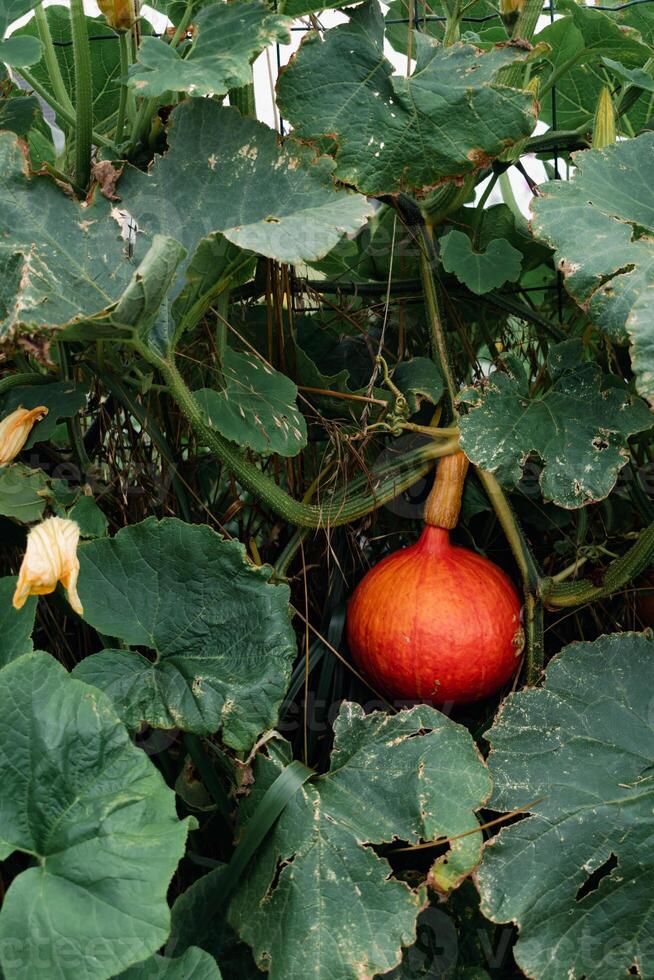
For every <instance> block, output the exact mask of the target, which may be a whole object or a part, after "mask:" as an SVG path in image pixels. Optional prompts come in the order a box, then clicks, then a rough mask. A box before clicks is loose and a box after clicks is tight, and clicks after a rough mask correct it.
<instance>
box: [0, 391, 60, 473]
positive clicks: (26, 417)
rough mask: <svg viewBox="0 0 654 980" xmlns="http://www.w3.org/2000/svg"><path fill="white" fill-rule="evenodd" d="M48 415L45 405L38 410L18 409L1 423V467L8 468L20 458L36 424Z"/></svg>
mask: <svg viewBox="0 0 654 980" xmlns="http://www.w3.org/2000/svg"><path fill="white" fill-rule="evenodd" d="M47 414H48V410H47V408H46V407H45V405H39V406H38V408H32V409H27V408H17V409H15V411H13V412H12V413H11V415H8V416H7V418H6V419H3V420H2V422H0V466H6V465H7V463H11V461H12V459H15V458H16V456H18V453H19V452H20V451H21V449H22V448H23V446H24V445H25V443H26V442H27V437H28V436H29V434H30V432H31V431H32V427H33V425H34V424H35V423H36V422H40V421H41V419H42V418H43V417H44V415H47Z"/></svg>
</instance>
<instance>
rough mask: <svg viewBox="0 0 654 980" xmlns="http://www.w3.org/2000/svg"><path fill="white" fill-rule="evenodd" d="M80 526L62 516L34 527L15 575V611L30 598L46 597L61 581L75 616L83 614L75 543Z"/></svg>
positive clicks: (50, 518) (51, 518)
mask: <svg viewBox="0 0 654 980" xmlns="http://www.w3.org/2000/svg"><path fill="white" fill-rule="evenodd" d="M78 541H79V527H78V526H77V524H76V523H75V521H69V520H67V519H66V518H63V517H49V518H48V519H47V520H45V521H43V522H42V523H41V524H37V525H36V527H33V528H32V530H31V531H30V533H29V534H28V536H27V548H26V550H25V557H24V558H23V563H22V565H21V566H20V572H19V573H18V584H17V585H16V591H15V592H14V598H13V606H14V609H20V608H21V607H22V606H24V605H25V602H26V600H27V598H28V597H29V596H31V595H48V593H50V592H54V590H55V589H56V587H57V583H58V582H61V584H62V585H63V587H64V588H65V589H66V591H67V593H68V601H69V603H70V604H71V606H72V607H73V609H74V610H75V612H76V613H79V615H80V616H81V615H82V611H83V610H82V604H81V602H80V601H79V596H78V595H77V576H78V575H79V559H78V557H77V543H78Z"/></svg>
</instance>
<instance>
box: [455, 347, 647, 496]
mask: <svg viewBox="0 0 654 980" xmlns="http://www.w3.org/2000/svg"><path fill="white" fill-rule="evenodd" d="M582 356H583V355H582V345H581V342H580V341H576V340H570V341H565V342H564V343H562V344H558V345H557V346H556V347H554V348H552V350H551V351H550V356H549V361H548V367H549V373H550V378H551V382H552V384H551V387H550V388H549V389H548V390H547V391H546V392H545V394H544V395H542V396H536V397H534V398H532V397H530V395H529V383H528V379H527V377H526V375H525V374H524V373H520V369H519V366H518V365H515V363H514V362H513V363H514V372H513V376H509V375H507V374H504V373H503V372H501V371H496V372H494V373H493V374H492V375H491V376H490V378H489V379H488V381H486V382H485V383H484V385H483V388H482V389H481V390H479V389H468V390H467V391H466V392H464V393H463V396H462V401H463V402H464V403H466V404H467V405H469V406H470V410H469V411H468V413H467V415H465V416H464V417H463V418H462V419H461V447H462V449H463V450H464V452H465V454H466V455H467V456H468V458H469V459H470V460H471V461H472V462H473V463H475V464H476V465H477V466H481V467H482V468H483V469H485V470H490V471H491V472H493V473H495V474H496V475H497V477H498V479H499V480H500V481H501V482H502V483H504V484H506V485H508V486H511V485H512V484H516V483H517V482H518V480H519V479H520V477H521V475H522V468H523V466H524V464H525V462H526V460H527V457H528V456H529V454H530V453H536V454H537V455H538V456H539V457H540V459H541V461H542V463H543V470H542V473H541V477H540V483H541V488H542V491H543V496H544V497H545V499H546V500H552V501H554V503H556V504H558V505H559V506H560V507H569V508H574V507H583V506H584V505H585V504H589V503H593V502H594V501H597V500H602V499H603V498H604V497H606V496H608V494H609V493H610V492H611V490H612V489H613V487H614V486H615V482H616V480H617V477H618V473H619V471H620V470H621V468H622V467H623V466H624V465H625V463H626V462H627V461H628V460H629V450H628V448H627V443H626V441H627V437H628V436H630V435H632V434H633V433H635V432H641V431H642V430H643V429H647V428H649V427H650V426H651V425H652V424H654V416H652V414H651V413H650V412H649V411H648V409H647V407H646V405H645V404H644V402H642V401H641V400H640V399H636V400H632V399H631V398H630V396H629V394H628V392H627V391H626V390H625V388H624V387H618V386H612V387H608V386H606V385H604V386H602V384H601V382H602V376H601V371H600V369H599V367H598V366H597V365H596V364H594V363H592V362H588V361H587V362H584V361H583V360H582Z"/></svg>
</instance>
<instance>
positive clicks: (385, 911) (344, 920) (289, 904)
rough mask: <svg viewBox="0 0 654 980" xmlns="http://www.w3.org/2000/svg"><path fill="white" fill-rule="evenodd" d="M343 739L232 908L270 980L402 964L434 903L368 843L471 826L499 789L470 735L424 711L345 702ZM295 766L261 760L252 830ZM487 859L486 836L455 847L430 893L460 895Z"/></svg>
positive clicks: (413, 839)
mask: <svg viewBox="0 0 654 980" xmlns="http://www.w3.org/2000/svg"><path fill="white" fill-rule="evenodd" d="M334 734H335V740H334V749H333V752H332V757H331V768H330V770H329V772H327V773H326V774H324V775H321V776H318V777H317V778H315V779H313V780H312V781H311V782H308V783H305V784H304V785H303V786H302V787H301V789H299V790H298V791H297V793H296V794H295V796H294V797H293V799H292V800H290V801H289V803H288V804H287V806H286V807H285V809H284V812H283V813H282V815H281V817H280V818H279V820H278V821H277V823H276V824H275V826H274V828H273V830H272V833H271V834H270V835H269V836H268V838H267V839H266V841H265V842H264V844H263V845H262V847H261V848H260V850H259V852H258V854H257V861H256V863H255V864H254V865H252V866H251V867H250V868H249V869H248V872H247V873H246V874H245V876H244V878H243V881H242V883H241V885H240V887H239V890H238V892H237V893H236V895H235V897H234V899H233V900H232V903H231V906H230V910H229V919H230V921H231V923H232V925H233V926H234V928H235V929H237V930H238V932H239V933H240V934H241V936H242V937H243V938H244V939H245V940H246V941H247V942H248V943H249V944H250V945H251V946H252V947H253V950H254V955H255V958H256V960H257V962H258V963H259V966H260V967H261V968H263V967H264V965H265V967H266V968H267V969H268V970H269V975H270V980H307V978H309V977H311V978H313V980H334V978H335V977H338V978H339V980H360V978H361V977H371V976H373V975H374V974H375V973H377V972H382V973H383V972H385V971H386V970H389V969H391V968H392V967H394V966H395V965H396V964H397V963H398V962H399V960H400V955H401V946H403V945H404V946H408V945H410V944H411V943H412V942H413V940H414V938H415V920H416V916H417V914H418V912H419V911H420V909H421V908H422V906H423V905H424V903H425V896H424V892H423V891H422V889H419V890H418V891H416V892H414V891H411V890H410V889H409V888H408V887H407V886H406V885H405V884H403V883H402V882H400V881H398V880H396V879H394V878H393V877H391V876H390V875H389V866H388V864H387V862H386V861H385V860H384V859H383V858H381V857H379V856H378V855H377V854H376V853H375V852H374V851H373V850H372V848H371V847H370V846H367V845H370V844H381V843H383V842H385V843H390V842H392V841H395V840H400V841H408V842H409V843H417V842H418V841H419V840H421V839H423V840H432V839H433V838H434V837H437V836H439V835H445V836H450V835H454V834H459V833H462V832H464V831H466V830H470V829H473V828H475V827H477V826H478V824H477V819H476V817H475V813H474V811H475V810H476V809H479V807H481V806H482V805H483V804H484V801H485V800H486V798H487V796H488V793H489V791H490V783H489V779H488V774H487V772H486V769H485V766H484V763H483V761H482V760H481V757H480V756H479V754H478V752H477V750H476V748H475V746H474V744H473V741H472V739H471V737H470V735H469V734H468V732H467V731H466V730H465V729H464V728H462V727H461V726H459V725H456V724H455V723H454V722H452V721H450V720H449V719H448V718H446V717H445V716H444V715H442V714H440V713H439V712H438V711H435V710H434V709H433V708H430V707H427V706H426V705H420V706H418V707H416V708H412V709H411V710H410V711H401V712H400V713H399V714H397V715H394V716H391V715H387V714H384V713H382V712H373V713H372V714H369V715H366V714H365V713H364V711H363V708H361V707H360V706H359V705H357V704H352V703H348V702H344V704H343V705H342V707H341V710H340V713H339V716H338V718H337V720H336V722H335V725H334ZM287 763H288V748H287V747H281V748H280V747H279V743H269V745H268V754H267V755H259V757H258V759H257V761H256V762H255V766H254V775H255V781H254V788H253V790H252V792H251V793H250V795H249V796H248V797H247V799H246V800H245V801H244V803H243V805H242V807H241V810H242V816H241V821H242V823H243V824H244V826H245V827H247V822H248V819H249V818H250V817H251V815H252V814H253V813H254V812H255V810H256V806H257V804H258V802H259V800H260V799H261V796H262V795H263V793H264V792H265V790H266V788H267V787H268V786H269V785H270V784H271V783H272V781H273V780H274V779H275V778H276V777H277V775H278V774H279V772H280V771H281V769H283V768H284V766H285V765H286V764H287ZM480 853H481V839H480V835H479V834H470V835H468V836H464V837H462V838H461V839H459V840H458V841H456V842H454V843H453V844H452V845H451V848H450V850H449V851H448V853H447V855H445V856H444V857H443V858H441V859H439V861H438V862H437V863H436V864H435V865H434V867H433V868H432V871H431V873H430V880H431V883H432V885H433V886H434V887H436V888H439V889H442V890H444V891H447V890H448V889H450V888H452V887H455V886H456V885H457V884H458V883H459V882H460V880H461V878H463V877H464V876H465V875H467V874H468V873H469V872H470V871H471V870H472V868H473V867H474V866H475V864H476V863H477V861H478V860H479V856H480Z"/></svg>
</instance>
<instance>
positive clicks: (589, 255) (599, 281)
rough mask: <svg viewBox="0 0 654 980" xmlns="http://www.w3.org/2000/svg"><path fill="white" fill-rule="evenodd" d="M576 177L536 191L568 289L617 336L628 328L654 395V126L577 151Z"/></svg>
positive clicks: (540, 232)
mask: <svg viewBox="0 0 654 980" xmlns="http://www.w3.org/2000/svg"><path fill="white" fill-rule="evenodd" d="M574 161H575V165H576V167H577V170H576V173H575V174H574V176H573V178H572V180H570V181H551V182H550V183H547V184H544V185H543V186H542V187H541V192H542V196H541V197H536V198H534V199H533V203H532V208H533V213H534V217H533V222H532V227H533V230H534V233H535V235H536V236H537V237H539V238H540V239H541V240H543V241H545V242H547V244H548V245H551V246H552V248H555V249H556V256H555V259H556V263H557V266H558V268H559V269H560V270H561V271H562V273H563V276H564V280H565V285H566V288H567V289H568V292H570V294H571V295H572V296H573V297H574V299H576V300H577V302H578V303H579V304H580V305H581V306H582V307H583V309H584V310H586V312H587V313H588V316H589V317H590V319H591V320H592V322H593V323H595V324H596V325H597V326H598V327H601V329H602V330H605V331H606V333H607V334H608V335H609V336H610V337H611V338H612V339H614V340H617V341H620V340H622V339H623V338H624V337H625V335H628V337H629V339H630V341H631V345H632V346H631V358H632V364H633V368H634V371H635V373H636V383H637V387H638V390H639V392H640V393H641V394H642V395H643V396H644V397H646V398H648V399H652V398H654V331H652V326H651V325H652V320H653V319H654V242H653V240H652V236H653V235H654V201H653V199H652V193H651V190H652V189H651V174H652V168H653V167H654V133H643V135H642V136H639V137H637V138H636V139H632V140H626V141H624V142H620V143H616V144H614V145H612V146H608V147H606V149H603V150H588V151H586V152H583V153H576V154H575V155H574Z"/></svg>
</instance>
